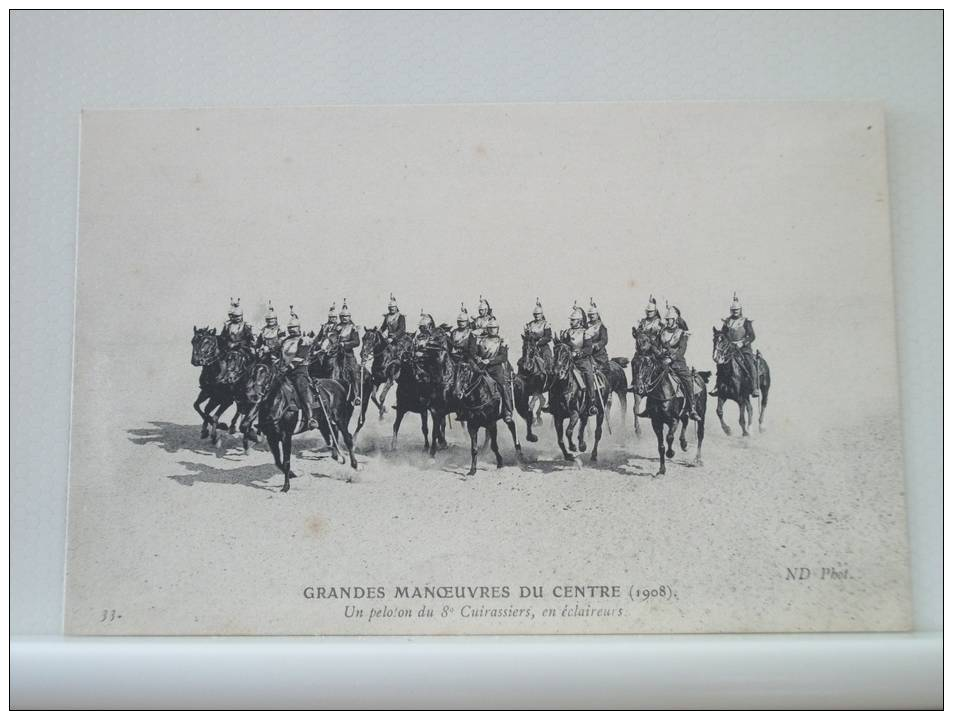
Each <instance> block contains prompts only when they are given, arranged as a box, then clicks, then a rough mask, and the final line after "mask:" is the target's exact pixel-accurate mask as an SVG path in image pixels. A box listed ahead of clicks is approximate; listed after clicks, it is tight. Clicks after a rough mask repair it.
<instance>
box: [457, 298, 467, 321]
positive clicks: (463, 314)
mask: <svg viewBox="0 0 953 711" xmlns="http://www.w3.org/2000/svg"><path fill="white" fill-rule="evenodd" d="M469 320H470V314H468V313H467V307H466V306H464V305H463V302H462V301H461V302H460V313H458V314H457V321H469Z"/></svg>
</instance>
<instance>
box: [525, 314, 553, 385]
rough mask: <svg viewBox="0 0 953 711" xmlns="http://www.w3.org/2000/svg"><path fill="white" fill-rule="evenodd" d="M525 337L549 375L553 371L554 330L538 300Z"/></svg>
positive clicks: (527, 325)
mask: <svg viewBox="0 0 953 711" xmlns="http://www.w3.org/2000/svg"><path fill="white" fill-rule="evenodd" d="M523 337H524V338H525V339H526V340H527V341H528V342H530V343H531V344H532V345H533V347H534V349H535V351H536V352H537V353H538V354H539V355H540V357H541V358H542V359H543V368H544V370H545V372H547V373H549V372H551V371H552V369H553V329H552V327H551V326H550V325H549V321H547V320H546V316H545V315H544V314H543V305H542V304H541V303H540V302H539V297H537V298H536V307H535V308H534V309H533V320H532V321H530V322H529V323H527V324H526V325H525V326H524V327H523Z"/></svg>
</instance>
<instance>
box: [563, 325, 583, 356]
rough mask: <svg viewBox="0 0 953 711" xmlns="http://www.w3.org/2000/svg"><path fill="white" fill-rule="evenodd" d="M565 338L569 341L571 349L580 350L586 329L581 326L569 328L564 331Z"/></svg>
mask: <svg viewBox="0 0 953 711" xmlns="http://www.w3.org/2000/svg"><path fill="white" fill-rule="evenodd" d="M566 340H567V341H568V342H569V345H570V346H571V347H572V349H573V351H578V350H581V349H582V345H583V343H584V342H585V340H586V329H585V328H582V327H579V328H570V329H569V330H568V331H566Z"/></svg>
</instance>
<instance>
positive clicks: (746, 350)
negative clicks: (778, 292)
mask: <svg viewBox="0 0 953 711" xmlns="http://www.w3.org/2000/svg"><path fill="white" fill-rule="evenodd" d="M729 310H730V313H731V315H730V316H729V317H728V318H725V319H722V327H721V332H722V333H723V334H725V337H726V338H727V339H728V340H729V341H731V343H732V345H734V347H735V348H737V349H738V353H740V354H741V360H742V362H743V363H744V365H745V369H746V370H747V371H748V376H749V377H750V378H751V397H758V395H759V392H758V391H759V387H758V379H759V376H760V374H759V372H758V359H757V358H756V357H755V354H754V351H752V350H751V344H752V343H753V342H754V326H753V325H751V319H749V318H745V317H744V315H742V313H741V302H740V301H738V294H737V293H735V294H734V295H733V296H732V299H731V305H730V307H729Z"/></svg>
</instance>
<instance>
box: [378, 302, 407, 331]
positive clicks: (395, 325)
mask: <svg viewBox="0 0 953 711" xmlns="http://www.w3.org/2000/svg"><path fill="white" fill-rule="evenodd" d="M405 333H407V319H405V318H404V314H402V313H401V312H400V309H398V308H397V300H396V299H395V298H394V295H393V294H391V295H390V302H389V303H388V304H387V313H386V314H384V321H383V323H381V335H382V336H384V338H386V339H387V342H388V343H393V342H394V341H396V340H397V339H399V338H400V337H401V336H403V335H404V334H405Z"/></svg>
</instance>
